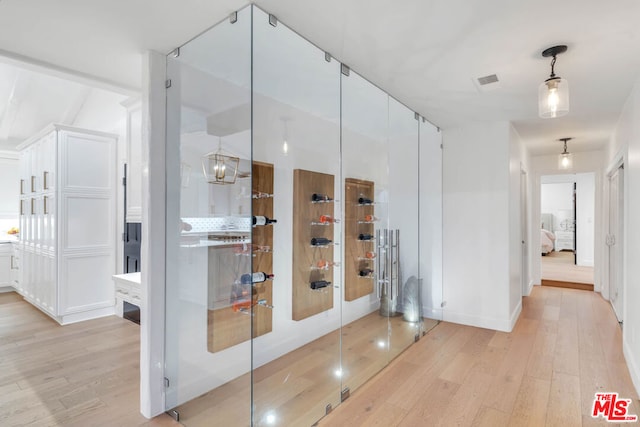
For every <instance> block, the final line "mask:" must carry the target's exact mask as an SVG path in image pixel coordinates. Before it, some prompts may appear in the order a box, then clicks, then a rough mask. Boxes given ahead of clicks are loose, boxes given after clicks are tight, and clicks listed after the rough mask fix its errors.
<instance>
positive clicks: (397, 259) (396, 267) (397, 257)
mask: <svg viewBox="0 0 640 427" xmlns="http://www.w3.org/2000/svg"><path fill="white" fill-rule="evenodd" d="M395 233H396V239H395V240H396V241H395V244H396V250H395V251H394V253H395V255H396V256H395V258H396V259H395V261H394V263H395V272H396V298H398V296H399V295H400V283H399V282H400V229H396V230H395Z"/></svg>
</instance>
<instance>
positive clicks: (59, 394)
mask: <svg viewBox="0 0 640 427" xmlns="http://www.w3.org/2000/svg"><path fill="white" fill-rule="evenodd" d="M139 337H140V328H139V327H138V325H136V324H134V323H132V322H129V321H127V320H123V319H121V318H119V317H116V316H111V317H105V318H102V319H96V320H90V321H87V322H82V323H76V324H73V325H68V326H64V327H62V326H60V325H58V324H57V323H56V322H54V321H53V320H51V319H50V318H49V317H47V316H46V315H45V314H43V313H42V312H40V311H39V310H37V309H36V308H34V307H33V306H31V305H30V304H29V303H27V302H25V301H23V300H22V297H20V296H19V295H18V294H16V293H14V292H10V293H2V294H0V425H1V426H3V427H8V426H34V427H35V426H65V427H68V426H78V427H87V426H178V425H179V424H178V423H175V422H174V421H173V420H172V419H171V418H169V417H168V416H166V415H162V416H160V417H156V418H155V419H153V420H147V419H145V418H144V417H143V416H142V415H140V413H139V395H140V392H139V390H140V367H139V366H140V362H139V361H140V355H139V354H140V352H139V348H140V338H139Z"/></svg>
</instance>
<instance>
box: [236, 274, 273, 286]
mask: <svg viewBox="0 0 640 427" xmlns="http://www.w3.org/2000/svg"><path fill="white" fill-rule="evenodd" d="M273 277H274V275H273V274H267V273H263V272H261V271H259V272H257V273H252V274H249V273H245V274H243V275H242V276H240V283H242V284H243V285H247V284H251V283H262V282H264V281H267V280H271V279H273Z"/></svg>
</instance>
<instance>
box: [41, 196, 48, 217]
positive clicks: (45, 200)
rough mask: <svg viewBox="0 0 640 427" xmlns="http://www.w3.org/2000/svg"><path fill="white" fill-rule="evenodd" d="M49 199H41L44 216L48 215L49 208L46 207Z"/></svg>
mask: <svg viewBox="0 0 640 427" xmlns="http://www.w3.org/2000/svg"><path fill="white" fill-rule="evenodd" d="M48 198H49V197H48V196H44V199H42V201H43V203H44V214H45V215H46V214H48V213H49V208H48V207H47V199H48Z"/></svg>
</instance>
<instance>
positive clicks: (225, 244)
mask: <svg viewBox="0 0 640 427" xmlns="http://www.w3.org/2000/svg"><path fill="white" fill-rule="evenodd" d="M250 37H251V9H250V8H246V9H244V10H242V11H240V12H239V13H238V19H237V22H235V23H231V22H230V21H229V20H225V21H223V22H221V23H220V24H218V25H217V26H215V27H213V28H212V29H210V30H209V31H207V32H205V33H204V34H202V35H200V36H198V37H197V38H196V39H194V40H192V41H190V42H189V43H187V44H186V45H184V46H182V47H181V48H180V53H179V55H178V56H177V57H174V56H173V55H170V56H169V57H168V64H167V76H168V78H169V79H170V80H171V87H170V88H169V89H168V90H167V165H166V167H167V211H166V213H167V229H166V235H167V247H166V251H167V252H166V256H167V265H166V276H167V286H166V289H167V290H166V347H165V353H166V355H165V358H166V368H165V371H166V376H167V378H168V380H169V386H168V388H167V389H166V407H167V409H170V408H175V407H176V406H178V405H181V406H179V407H178V408H176V409H177V411H178V412H179V413H180V421H181V422H182V423H183V424H184V425H187V426H210V425H212V423H213V424H217V425H250V422H251V420H250V415H251V373H250V371H251V319H252V306H253V304H254V303H255V298H254V295H253V289H252V279H251V276H250V273H251V259H252V257H251V249H252V247H251V209H252V206H251V201H252V198H251V194H252V193H251V190H252V188H251V184H252V183H251V130H250V127H251V114H250V112H251V108H250V107H251V104H250V102H251V92H250V89H251V62H250V61H251V38H250ZM247 274H249V276H247ZM192 399H193V400H192ZM185 402H188V403H186V404H185Z"/></svg>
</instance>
